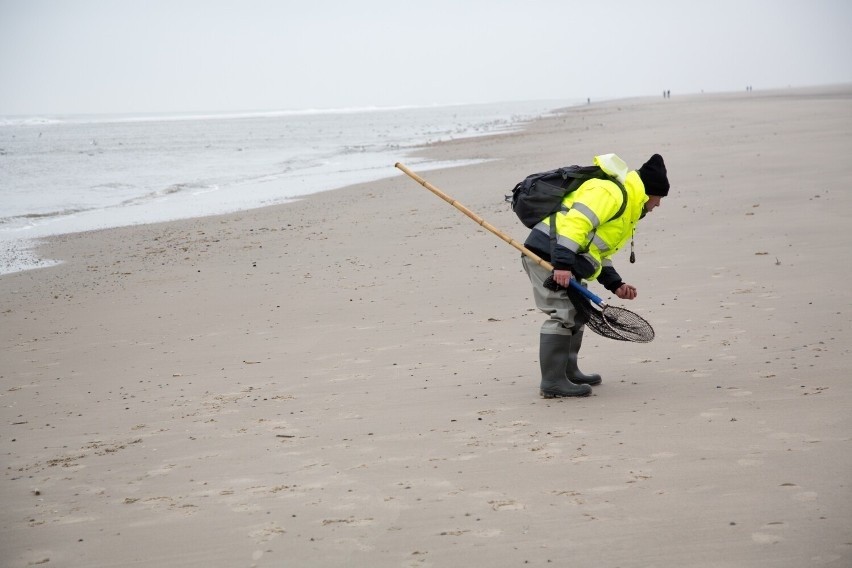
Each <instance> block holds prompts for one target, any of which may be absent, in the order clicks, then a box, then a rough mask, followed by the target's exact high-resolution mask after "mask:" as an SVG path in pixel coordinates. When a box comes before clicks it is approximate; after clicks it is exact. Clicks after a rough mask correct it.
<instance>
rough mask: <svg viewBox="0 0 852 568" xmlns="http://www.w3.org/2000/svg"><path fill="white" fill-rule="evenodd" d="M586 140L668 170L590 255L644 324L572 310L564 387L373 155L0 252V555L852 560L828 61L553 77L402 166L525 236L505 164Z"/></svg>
mask: <svg viewBox="0 0 852 568" xmlns="http://www.w3.org/2000/svg"><path fill="white" fill-rule="evenodd" d="M605 152H616V153H618V154H619V155H621V156H622V157H623V158H624V159H626V160H627V161H628V163H629V164H631V165H633V166H634V167H638V166H639V165H640V164H641V163H642V162H643V161H644V160H645V159H647V157H648V156H649V155H650V154H651V153H653V152H660V153H661V154H663V155H664V156H665V158H666V161H667V163H668V166H669V171H670V178H671V181H672V184H673V189H672V193H671V195H670V196H669V197H668V198H667V199H666V200H665V201H664V202H663V205H662V207H660V208H659V209H658V210H657V211H655V212H654V213H653V214H652V215H651V216H650V217H648V218H647V219H646V220H645V221H643V223H642V224H641V225H640V233H639V234H637V238H636V254H637V257H638V262H637V263H636V264H635V265H630V264H628V263H627V261H626V256H627V255H626V253H625V254H624V255H623V256H620V257H619V259H620V260H621V263H620V265H619V267H620V269H621V271H622V274H623V275H624V276H625V279H626V280H627V281H628V282H631V283H633V284H635V285H636V286H637V287H638V288H639V298H638V299H637V300H636V301H634V302H632V303H629V304H626V305H627V307H630V308H632V309H634V310H636V311H638V312H640V313H642V314H643V315H645V316H646V317H647V318H648V319H649V320H651V321H652V322H653V324H654V326H655V328H656V331H657V339H656V340H655V341H654V342H653V343H651V344H646V345H637V344H625V343H620V342H614V341H609V340H605V339H602V338H599V337H597V336H594V335H591V334H588V335H587V337H586V345H585V347H584V351H583V355H584V358H583V361H582V365H581V366H582V367H583V368H584V370H586V371H598V372H600V373H601V374H603V376H604V383H603V384H602V385H601V386H599V387H595V390H594V396H592V397H589V398H586V399H580V400H574V399H566V400H543V399H541V398H539V396H538V390H537V385H538V380H539V377H538V362H537V358H538V352H537V349H538V347H537V340H538V328H539V325H540V323H541V318H542V316H541V315H540V314H539V313H537V312H536V311H535V309H534V304H533V302H532V299H531V291H530V288H529V284H528V282H527V280H526V277H525V275H524V274H523V272H522V270H521V267H520V262H519V258H518V257H519V255H518V254H517V253H516V252H515V251H514V250H513V249H511V248H509V247H508V246H507V245H506V244H505V243H503V242H502V241H499V240H498V239H497V238H495V237H494V236H492V235H491V234H489V233H487V232H485V231H484V230H482V229H481V228H479V227H477V226H476V225H474V224H473V223H472V222H471V221H470V220H469V219H467V218H466V217H464V216H462V215H461V214H460V213H458V212H456V211H455V210H454V209H452V208H451V207H450V206H449V205H447V204H446V203H444V202H443V201H441V200H439V199H437V198H436V197H434V196H432V195H431V194H429V193H428V192H427V191H425V190H424V189H423V188H421V187H419V186H418V185H416V184H415V183H414V182H413V181H411V180H410V179H408V178H406V177H404V176H402V175H394V177H392V178H390V179H387V180H385V181H381V182H378V183H371V184H368V185H361V186H355V187H350V188H346V189H343V190H339V191H333V192H328V193H324V194H320V195H316V196H313V197H309V198H307V199H304V200H302V201H299V202H297V203H293V204H288V205H283V206H277V207H270V208H265V209H260V210H255V211H250V212H245V213H240V214H234V215H228V216H222V217H212V218H204V219H197V220H190V221H181V222H175V223H167V224H159V225H150V226H141V227H134V228H124V229H115V230H107V231H99V232H94V233H86V234H76V235H69V236H64V237H60V238H56V239H54V240H53V241H51V242H50V243H49V245H48V246H47V247H46V248H45V254H47V255H49V256H50V257H51V258H56V259H61V260H63V261H65V263H64V264H62V265H60V266H56V267H52V268H46V269H40V270H34V271H29V272H24V273H19V274H13V275H6V276H2V277H0V327H1V328H2V329H0V341H2V343H1V344H0V348H2V355H0V357H2V360H0V380H2V388H0V401H2V405H0V406H2V415H0V420H2V422H0V423H2V430H0V433H2V435H0V456H2V464H3V475H2V478H0V490H1V491H2V492H1V493H0V497H2V502H3V506H2V512H0V565H2V566H8V567H23V566H34V565H38V566H47V567H51V566H61V567H97V566H145V567H148V566H150V567H165V566H176V567H189V566H193V567H195V566H198V567H208V566H216V567H219V566H222V567H239V566H246V567H248V566H276V567H280V566H294V567H296V566H299V567H300V566H368V567H384V566H424V567H425V566H527V565H530V566H544V565H554V566H572V567H596V568H597V567H612V568H615V567H620V568H630V567H637V568H638V567H683V566H690V567H731V568H733V567H763V566H765V567H796V568H799V567H804V566H833V567H834V566H836V567H844V568H845V567H849V566H852V528H851V527H852V489H850V486H851V485H852V451H850V450H852V444H850V440H852V412H850V409H852V387H850V382H849V371H848V364H849V360H850V359H849V354H850V345H852V333H850V323H849V322H850V317H852V303H850V293H849V291H848V286H849V282H850V281H852V278H850V277H852V269H850V264H849V251H850V247H852V237H850V233H849V232H848V223H849V222H848V215H849V211H850V208H852V192H850V189H849V187H850V185H852V165H850V159H849V156H850V155H852V87H842V88H820V89H801V90H786V91H778V92H764V93H761V92H752V93H748V94H747V93H742V94H730V95H713V96H710V95H706V96H703V95H702V96H690V97H681V98H678V97H675V98H673V99H669V100H663V99H660V100H635V101H619V102H614V103H607V104H599V105H589V106H584V107H581V108H575V109H571V110H568V111H567V112H565V113H564V114H562V115H560V116H558V117H555V118H548V119H545V120H541V121H539V122H536V123H534V124H532V125H530V126H529V128H527V129H526V130H525V131H523V132H519V133H512V134H507V135H502V136H491V137H484V138H476V139H468V140H459V141H455V142H450V143H446V144H441V145H438V146H435V147H431V148H427V149H424V153H425V154H427V155H429V156H433V157H436V158H458V159H463V158H483V159H490V160H493V161H490V162H488V163H483V164H480V165H474V166H469V167H464V168H457V169H449V170H441V171H433V172H427V173H424V176H425V177H426V178H427V179H428V180H429V181H431V182H432V183H433V184H435V185H437V186H438V187H440V188H442V189H443V190H444V191H446V192H448V193H450V194H451V195H453V196H454V197H456V198H457V199H459V200H460V201H461V202H462V203H464V204H466V205H467V206H469V207H470V208H471V209H473V210H474V211H477V212H478V213H479V214H481V215H482V216H483V217H485V218H486V219H488V220H489V221H490V222H492V223H493V224H495V225H497V226H498V227H502V228H504V229H505V230H506V231H507V232H509V233H511V234H512V235H513V236H515V237H516V238H518V239H520V240H523V238H524V237H525V233H526V231H525V230H524V229H523V227H522V226H521V225H520V223H519V222H518V221H517V220H516V219H515V218H514V217H513V214H512V213H511V212H510V211H509V210H508V209H507V208H506V206H505V204H504V203H503V202H502V197H503V195H504V194H505V193H507V192H508V190H509V189H510V188H511V186H512V185H513V184H514V183H515V182H516V181H517V180H518V179H520V178H522V177H523V176H524V175H526V174H528V173H531V172H533V171H537V170H542V169H549V168H552V167H556V166H560V165H565V164H567V163H573V162H588V161H589V160H591V158H592V156H593V155H594V154H596V153H605ZM388 172H389V175H393V174H394V173H395V171H394V170H393V169H392V165H391V164H389V165H388ZM593 288H594V286H593ZM598 291H599V292H601V291H603V290H602V289H600V288H598ZM616 301H617V300H616Z"/></svg>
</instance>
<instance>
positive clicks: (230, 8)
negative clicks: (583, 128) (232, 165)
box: [0, 0, 852, 115]
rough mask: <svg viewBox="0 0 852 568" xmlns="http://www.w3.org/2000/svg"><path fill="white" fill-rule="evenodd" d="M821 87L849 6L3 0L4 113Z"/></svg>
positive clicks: (0, 95)
mask: <svg viewBox="0 0 852 568" xmlns="http://www.w3.org/2000/svg"><path fill="white" fill-rule="evenodd" d="M834 83H852V1H850V0H712V1H703V0H642V1H626V0H589V1H579V0H577V1H572V0H527V1H521V0H513V1H510V0H417V1H415V0H411V1H409V0H357V1H356V0H278V1H273V0H0V115H15V114H72V113H136V112H183V111H188V112H196V111H240V110H274V109H305V108H343V107H367V106H397V105H424V104H434V103H438V104H444V103H473V102H496V101H507V100H531V99H585V98H586V97H592V98H593V99H601V98H614V97H625V96H635V95H656V94H658V93H662V91H663V89H670V90H671V91H672V96H675V95H677V94H678V93H697V92H700V91H702V90H704V91H707V92H710V91H739V90H744V89H745V87H746V85H753V86H754V89H763V88H774V87H787V86H805V85H819V84H834Z"/></svg>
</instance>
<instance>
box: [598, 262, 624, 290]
mask: <svg viewBox="0 0 852 568" xmlns="http://www.w3.org/2000/svg"><path fill="white" fill-rule="evenodd" d="M598 282H599V283H600V284H601V285H602V286H603V287H604V288H606V289H607V290H609V291H610V292H615V291H616V290H618V288H619V287H620V286H621V285H622V284H624V282H623V281H622V280H621V276H619V274H618V271H617V270H616V269H615V267H614V266H604V267H603V268H602V269H601V273H600V276H598Z"/></svg>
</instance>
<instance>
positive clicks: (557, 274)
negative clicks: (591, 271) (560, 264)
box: [553, 270, 571, 288]
mask: <svg viewBox="0 0 852 568" xmlns="http://www.w3.org/2000/svg"><path fill="white" fill-rule="evenodd" d="M553 279H554V280H555V281H556V283H557V284H559V285H560V286H562V287H563V288H567V287H568V282H570V281H571V271H570V270H554V271H553Z"/></svg>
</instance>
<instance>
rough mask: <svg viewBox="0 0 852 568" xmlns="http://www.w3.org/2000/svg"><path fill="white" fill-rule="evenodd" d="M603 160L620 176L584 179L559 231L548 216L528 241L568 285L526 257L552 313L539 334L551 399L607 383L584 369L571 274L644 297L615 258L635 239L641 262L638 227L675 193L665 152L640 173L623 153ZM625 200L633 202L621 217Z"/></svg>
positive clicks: (568, 201)
mask: <svg viewBox="0 0 852 568" xmlns="http://www.w3.org/2000/svg"><path fill="white" fill-rule="evenodd" d="M595 165H597V166H599V167H600V168H601V169H602V170H603V171H604V172H605V173H606V174H608V175H609V176H610V177H611V178H614V179H610V180H601V179H590V180H588V181H586V182H584V183H583V184H582V185H580V186H579V187H578V188H577V190H576V191H574V192H572V193H569V194H568V195H567V196H565V198H564V199H563V201H562V210H561V211H560V212H558V213H556V214H555V215H554V216H553V219H554V220H555V231H551V227H550V223H551V217H550V216H548V217H545V218H544V219H542V220H541V222H540V223H538V224H537V225H536V226H535V227H533V229H532V231H530V235H529V237H527V240H526V242H525V243H524V244H525V246H526V248H528V249H530V250H531V251H533V252H534V253H536V254H537V255H538V256H540V257H541V258H543V259H544V260H547V261H548V262H550V263H551V264H552V265H553V267H554V270H553V274H552V276H553V279H554V280H555V281H556V283H557V284H559V286H561V287H562V289H559V290H552V289H550V288H548V287H546V286H545V281H546V280H547V279H548V277H549V276H551V273H550V272H548V271H547V270H546V269H544V268H542V267H541V266H539V265H538V264H536V263H535V262H533V261H532V260H530V259H528V258H527V257H526V256H524V257H523V259H522V260H523V266H524V271H525V272H526V273H527V276H529V279H530V282H531V283H532V287H533V296H534V298H535V303H536V306H537V307H538V308H539V309H540V310H541V311H543V312H544V313H545V314H547V315H548V316H549V319H547V320H545V321H544V323H543V324H542V326H541V330H540V334H539V365H540V367H541V387H540V388H541V396H543V397H544V398H556V397H567V396H586V395H588V394H590V393H591V392H592V388H591V385H597V384H600V383H601V376H600V375H598V374H590V375H587V374H585V373H583V372H581V371H580V369H579V368H578V366H577V357H578V354H579V352H580V347H581V346H582V344H583V330H584V324H585V322H584V321H580V318H579V316H578V312H577V309H576V308H575V307H574V304H573V303H572V302H571V299H570V297H569V293H568V291H567V290H565V288H567V287H568V282H569V280H570V279H571V278H575V279H576V280H578V281H583V280H592V279H596V280H597V281H598V282H599V283H600V284H601V285H603V286H604V287H605V288H606V289H607V290H609V291H610V292H612V293H614V294H615V295H616V296H618V297H619V298H621V299H622V300H632V299H634V298H636V296H637V290H636V287H635V286H633V285H631V284H627V283H625V282H624V281H623V280H622V279H621V276H620V275H619V274H618V272H617V271H616V269H615V267H614V266H613V264H612V260H611V258H612V256H613V255H614V254H615V253H616V252H618V251H619V250H620V249H621V248H622V247H623V246H624V245H626V244H627V242H628V241H631V258H630V261H631V262H634V258H635V257H634V255H633V252H632V248H633V245H632V237H633V233H634V232H635V229H636V224H637V223H638V222H639V219H642V218H643V217H644V216H645V215H647V214H648V213H650V212H651V211H653V210H654V209H655V208H657V207H658V206H659V205H660V201H661V200H662V199H663V197H665V196H666V195H668V193H669V180H668V173H667V171H666V164H665V162H664V161H663V158H662V156H660V155H659V154H654V155H653V156H651V158H650V159H649V160H648V161H647V162H645V164H643V165H642V167H641V168H639V170H638V171H629V170H628V167H627V164H625V163H624V162H623V161H622V160H621V159H620V158H619V157H618V156H616V155H615V154H606V155H603V156H596V157H595ZM616 180H617V181H616ZM619 184H620V185H621V186H622V187H623V188H624V191H622V189H621V188H620V187H619ZM625 198H626V203H625ZM622 203H625V207H624V209H623V211H622V213H621V215H619V214H618V213H619V211H620V210H621V206H622Z"/></svg>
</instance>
